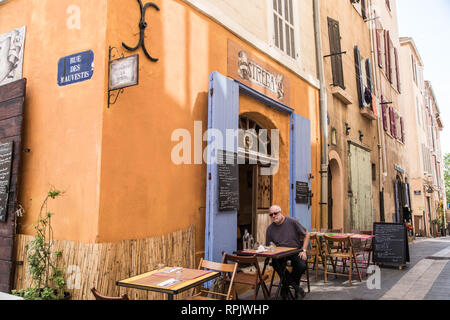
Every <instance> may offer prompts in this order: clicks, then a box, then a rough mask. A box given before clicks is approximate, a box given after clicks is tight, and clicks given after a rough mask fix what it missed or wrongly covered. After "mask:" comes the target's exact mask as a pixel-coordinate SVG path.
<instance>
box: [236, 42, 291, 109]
mask: <svg viewBox="0 0 450 320" xmlns="http://www.w3.org/2000/svg"><path fill="white" fill-rule="evenodd" d="M228 76H230V77H231V78H233V79H236V80H238V81H240V82H242V83H244V84H245V85H247V86H249V87H251V88H253V89H255V90H257V91H259V92H261V93H262V94H264V95H266V96H268V97H270V98H272V99H275V100H277V101H279V102H281V103H283V104H284V105H287V106H289V79H288V78H287V77H286V76H285V75H283V74H281V73H279V72H278V71H276V70H275V69H274V68H272V67H271V66H269V65H268V64H267V63H264V62H263V61H261V59H258V58H257V57H256V56H255V55H254V54H252V53H251V52H249V51H247V50H244V48H243V47H241V46H240V45H239V44H237V43H236V42H234V41H233V40H231V39H228Z"/></svg>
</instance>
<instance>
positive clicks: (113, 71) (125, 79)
mask: <svg viewBox="0 0 450 320" xmlns="http://www.w3.org/2000/svg"><path fill="white" fill-rule="evenodd" d="M138 82H139V55H137V54H136V55H134V56H130V57H126V58H121V59H117V60H113V61H111V62H110V64H109V90H118V89H122V88H126V87H130V86H135V85H137V84H138Z"/></svg>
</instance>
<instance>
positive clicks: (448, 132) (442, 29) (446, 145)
mask: <svg viewBox="0 0 450 320" xmlns="http://www.w3.org/2000/svg"><path fill="white" fill-rule="evenodd" d="M397 8H398V19H399V28H400V37H412V38H413V39H414V42H415V43H416V46H417V48H418V50H419V52H420V56H421V57H422V60H423V62H424V64H425V71H424V76H425V80H429V81H431V84H432V86H433V90H434V93H435V95H436V99H437V102H438V106H439V109H440V111H441V118H442V120H443V122H444V131H443V132H441V144H442V153H443V154H445V153H450V106H449V104H450V0H397Z"/></svg>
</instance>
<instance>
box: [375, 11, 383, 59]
mask: <svg viewBox="0 0 450 320" xmlns="http://www.w3.org/2000/svg"><path fill="white" fill-rule="evenodd" d="M376 15H377V13H376V12H375V16H376ZM376 24H377V30H376V32H375V35H376V38H377V57H378V66H379V67H380V68H383V56H382V54H381V37H380V31H382V30H380V29H378V21H377V23H376Z"/></svg>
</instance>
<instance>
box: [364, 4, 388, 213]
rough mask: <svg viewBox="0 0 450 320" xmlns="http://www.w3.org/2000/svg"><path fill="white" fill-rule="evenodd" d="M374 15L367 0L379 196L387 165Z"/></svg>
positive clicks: (382, 187) (371, 5)
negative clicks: (375, 111) (376, 101)
mask: <svg viewBox="0 0 450 320" xmlns="http://www.w3.org/2000/svg"><path fill="white" fill-rule="evenodd" d="M376 18H377V17H376V16H375V15H374V10H373V3H372V0H370V2H369V16H368V19H369V20H370V22H369V23H370V24H369V34H370V44H371V49H372V50H371V51H372V73H373V77H372V78H373V79H374V82H375V83H374V88H375V92H376V97H377V100H378V102H379V103H377V112H378V117H377V131H378V170H379V172H380V175H379V192H380V196H381V192H383V189H384V180H385V177H386V176H387V165H386V162H387V160H386V150H385V148H386V144H385V141H384V128H383V125H382V123H381V121H382V120H381V117H382V110H381V109H382V108H381V104H380V103H381V86H380V80H379V78H378V73H377V71H378V63H377V54H376V52H377V43H376V40H375V39H376V37H375V35H374V32H377V24H376ZM382 209H383V210H384V208H381V203H380V212H379V214H380V215H381V210H382Z"/></svg>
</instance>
